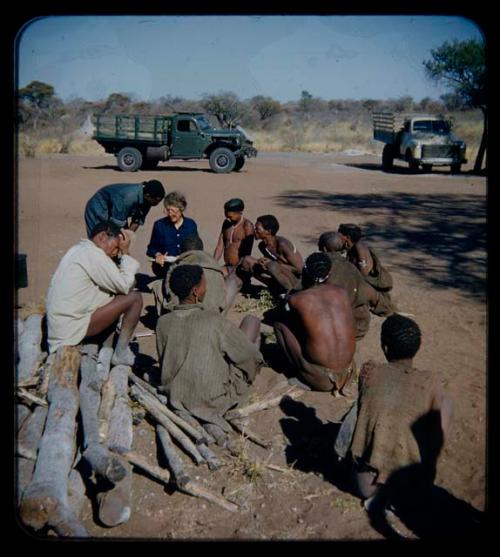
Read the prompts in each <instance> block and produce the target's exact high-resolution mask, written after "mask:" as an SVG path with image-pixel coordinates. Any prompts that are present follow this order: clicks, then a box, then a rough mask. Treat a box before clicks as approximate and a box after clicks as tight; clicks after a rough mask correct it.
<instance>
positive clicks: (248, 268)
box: [238, 255, 253, 273]
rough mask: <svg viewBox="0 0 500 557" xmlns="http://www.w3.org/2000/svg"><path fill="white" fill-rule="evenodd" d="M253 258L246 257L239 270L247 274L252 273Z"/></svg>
mask: <svg viewBox="0 0 500 557" xmlns="http://www.w3.org/2000/svg"><path fill="white" fill-rule="evenodd" d="M252 263H253V261H252V258H251V256H249V255H246V256H245V257H244V258H243V259H242V260H241V263H240V264H239V265H238V270H240V271H243V272H245V273H251V272H252Z"/></svg>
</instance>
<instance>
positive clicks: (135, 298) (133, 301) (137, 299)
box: [127, 290, 143, 309]
mask: <svg viewBox="0 0 500 557" xmlns="http://www.w3.org/2000/svg"><path fill="white" fill-rule="evenodd" d="M127 297H128V298H129V300H130V305H131V306H132V305H133V306H135V307H140V308H141V309H142V304H143V300H142V294H141V293H140V292H137V291H136V290H133V291H132V292H129V293H128V294H127Z"/></svg>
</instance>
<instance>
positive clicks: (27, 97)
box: [18, 81, 54, 109]
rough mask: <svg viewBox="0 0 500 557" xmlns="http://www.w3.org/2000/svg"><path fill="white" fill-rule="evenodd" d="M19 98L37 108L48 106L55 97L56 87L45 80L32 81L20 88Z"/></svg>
mask: <svg viewBox="0 0 500 557" xmlns="http://www.w3.org/2000/svg"><path fill="white" fill-rule="evenodd" d="M18 97H19V100H21V101H24V102H26V103H28V104H29V105H32V106H34V107H36V108H39V109H40V108H46V107H47V106H48V104H49V102H50V100H51V99H52V98H53V97H54V87H52V85H49V84H48V83H44V82H43V81H32V82H31V83H29V84H28V85H27V86H26V87H23V88H22V89H19V91H18Z"/></svg>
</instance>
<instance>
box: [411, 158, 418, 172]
mask: <svg viewBox="0 0 500 557" xmlns="http://www.w3.org/2000/svg"><path fill="white" fill-rule="evenodd" d="M408 166H409V167H410V170H412V171H413V172H417V170H418V166H419V165H418V162H417V161H416V160H413V159H410V160H409V161H408Z"/></svg>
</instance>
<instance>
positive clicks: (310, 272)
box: [304, 251, 332, 283]
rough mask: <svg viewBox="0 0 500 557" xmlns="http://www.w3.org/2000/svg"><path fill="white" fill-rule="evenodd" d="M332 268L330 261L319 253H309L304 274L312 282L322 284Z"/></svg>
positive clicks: (324, 254) (323, 254) (326, 256)
mask: <svg viewBox="0 0 500 557" xmlns="http://www.w3.org/2000/svg"><path fill="white" fill-rule="evenodd" d="M331 268H332V260H331V259H330V258H329V257H328V255H326V253H323V252H321V251H316V252H314V253H311V255H310V256H309V257H308V258H307V259H306V261H305V265H304V273H305V274H306V275H307V276H308V277H309V278H310V279H311V280H312V281H313V282H314V283H318V282H324V280H325V279H326V278H327V277H328V273H329V272H330V271H331Z"/></svg>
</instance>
